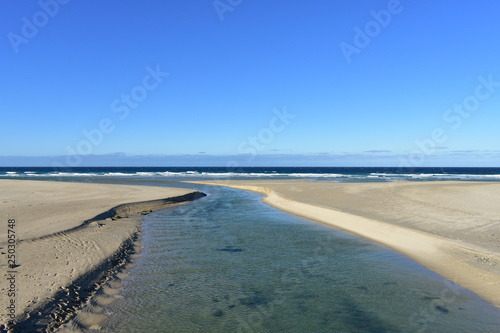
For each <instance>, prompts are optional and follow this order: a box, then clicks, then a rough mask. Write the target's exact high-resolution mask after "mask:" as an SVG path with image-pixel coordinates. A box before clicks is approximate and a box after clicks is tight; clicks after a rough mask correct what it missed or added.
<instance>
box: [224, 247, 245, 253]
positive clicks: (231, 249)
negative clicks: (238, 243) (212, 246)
mask: <svg viewBox="0 0 500 333" xmlns="http://www.w3.org/2000/svg"><path fill="white" fill-rule="evenodd" d="M219 251H225V252H243V249H240V248H237V247H234V246H226V247H225V248H223V249H219Z"/></svg>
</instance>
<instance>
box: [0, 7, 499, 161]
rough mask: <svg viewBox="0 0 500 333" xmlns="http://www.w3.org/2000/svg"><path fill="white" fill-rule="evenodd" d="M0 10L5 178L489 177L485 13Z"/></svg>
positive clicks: (491, 95)
mask: <svg viewBox="0 0 500 333" xmlns="http://www.w3.org/2000/svg"><path fill="white" fill-rule="evenodd" d="M0 6H1V7H2V8H1V10H0V35H1V36H2V39H1V42H0V53H1V54H2V60H3V61H2V66H1V67H0V75H1V80H0V85H1V86H0V88H1V91H2V98H1V99H0V112H1V117H2V131H1V132H0V164H1V165H3V166H9V165H49V166H50V165H53V163H59V164H62V165H66V166H85V165H125V164H126V165H130V164H133V165H166V166H168V165H207V166H210V165H218V166H225V165H226V164H227V163H230V162H231V161H237V163H239V164H241V165H271V166H272V165H290V166H293V165H301V166H302V165H311V166H316V165H321V166H337V165H339V166H399V165H409V166H498V165H499V162H500V146H499V142H500V140H499V134H498V133H499V131H498V124H499V123H500V67H499V63H498V59H500V44H499V43H498V42H497V40H498V36H499V34H500V21H499V20H498V10H499V9H500V4H498V2H495V1H493V0H486V1H482V2H481V3H480V4H479V3H477V2H476V3H474V2H457V1H451V0H447V1H439V2H438V3H436V2H430V1H417V0H413V1H409V0H405V1H395V0H391V1H352V0H337V1H326V0H324V1H323V0H317V1H311V2H303V1H284V0H281V1H278V0H277V1H269V0H267V1H263V0H254V1H248V0H242V1H240V0H220V1H212V0H209V1H201V0H197V1H187V0H169V1H165V0H162V1H161V0H150V1H142V2H140V1H118V0H115V1H97V0H89V1H82V0H40V1H38V2H37V1H15V0H8V1H3V2H2V4H1V5H0Z"/></svg>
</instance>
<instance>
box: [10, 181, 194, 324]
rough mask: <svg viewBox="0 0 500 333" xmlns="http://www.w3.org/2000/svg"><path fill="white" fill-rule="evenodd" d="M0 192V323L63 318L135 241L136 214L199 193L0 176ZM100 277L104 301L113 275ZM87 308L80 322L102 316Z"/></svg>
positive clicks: (113, 282) (114, 281) (113, 283)
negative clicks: (12, 244)
mask: <svg viewBox="0 0 500 333" xmlns="http://www.w3.org/2000/svg"><path fill="white" fill-rule="evenodd" d="M0 195H1V198H2V199H1V200H0V215H1V220H2V225H3V228H2V229H1V230H0V248H1V249H0V250H1V252H2V257H1V261H0V265H1V269H2V276H3V277H4V278H3V279H2V280H1V285H0V287H1V293H0V304H1V306H2V311H1V317H0V324H5V323H6V322H8V321H9V320H12V319H13V317H14V315H15V318H16V320H21V321H22V320H25V319H28V318H30V317H31V319H30V321H33V318H34V317H36V316H38V317H39V318H38V319H40V320H41V321H43V322H44V324H45V325H46V324H49V322H50V321H63V319H64V318H63V317H64V316H65V315H67V314H68V311H70V312H71V311H73V310H75V309H77V308H79V307H80V306H81V305H82V304H81V302H82V300H83V298H84V296H85V293H84V290H81V289H85V288H82V286H84V287H88V288H90V287H94V283H95V282H96V281H95V279H98V278H99V276H100V274H101V273H102V272H103V271H105V270H106V269H112V268H113V266H114V265H116V264H117V263H118V262H123V261H124V260H125V259H126V258H125V257H124V254H125V252H127V251H128V252H127V253H129V252H130V248H131V247H133V245H134V244H135V245H140V244H138V243H137V241H136V239H137V235H138V233H139V231H140V220H141V215H140V214H137V213H140V212H144V213H145V211H150V210H154V209H159V208H162V207H166V206H168V205H174V204H178V203H181V202H185V201H190V200H193V199H196V198H198V197H200V196H203V194H202V193H200V192H195V191H192V190H186V189H177V188H165V187H146V186H127V185H103V184H84V183H64V182H46V181H28V180H0ZM117 217H119V218H117ZM8 221H10V222H9V223H8ZM13 221H15V222H13ZM11 222H12V223H11ZM9 229H10V230H9ZM12 235H15V239H16V241H17V242H16V246H15V248H14V247H13V250H12V249H11V248H9V243H8V239H9V238H13V237H14V236H12ZM9 250H10V251H9ZM9 254H13V255H14V256H15V264H16V265H15V266H9V264H11V263H12V262H8V255H9ZM120 274H122V275H123V272H121V273H118V277H119V275H120ZM5 277H7V278H10V280H8V279H7V278H5ZM108 280H109V281H108V283H107V285H105V286H104V287H103V288H101V290H104V291H103V295H102V296H103V297H101V298H100V300H99V301H100V302H102V303H103V304H104V303H107V302H110V301H112V296H113V295H114V294H115V293H116V290H115V288H116V286H117V285H119V278H116V279H111V280H110V279H109V277H108ZM75 281H77V283H76V285H75ZM12 287H14V288H12ZM12 289H13V290H12ZM108 296H109V297H108ZM12 304H14V305H13V306H12ZM8 307H11V308H12V307H13V308H15V310H11V309H9V310H6V309H7V308H8ZM54 309H57V311H56V310H54ZM94 310H95V311H93V312H92V311H89V312H87V313H83V314H80V315H79V316H80V317H81V318H80V319H81V322H82V324H84V325H90V326H91V325H92V324H96V323H98V322H99V320H98V319H101V320H102V319H103V316H102V315H101V316H99V315H98V314H97V313H98V309H96V307H95V306H94ZM49 313H55V314H53V315H52V317H48V314H49ZM44 317H45V319H43V318H44ZM36 321H37V320H35V322H36ZM24 329H26V328H24Z"/></svg>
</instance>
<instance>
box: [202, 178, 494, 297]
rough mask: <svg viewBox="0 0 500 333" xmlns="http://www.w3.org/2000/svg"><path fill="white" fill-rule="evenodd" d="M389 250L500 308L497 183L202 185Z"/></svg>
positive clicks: (239, 183) (303, 182)
mask: <svg viewBox="0 0 500 333" xmlns="http://www.w3.org/2000/svg"><path fill="white" fill-rule="evenodd" d="M203 183H205V184H214V185H221V186H228V187H232V188H237V189H243V190H249V191H254V192H259V193H262V194H264V195H265V198H264V199H263V201H264V202H266V203H267V204H269V205H272V206H274V207H276V208H279V209H282V210H284V211H287V212H289V213H292V214H296V215H299V216H302V217H305V218H309V219H312V220H316V221H319V222H321V223H325V224H329V225H332V226H335V227H338V228H341V229H344V230H347V231H350V232H352V233H355V234H358V235H360V236H363V237H366V238H368V239H371V240H374V241H376V242H378V243H381V244H384V245H386V246H388V247H390V248H392V249H394V250H396V251H398V252H400V253H402V254H404V255H406V256H408V257H410V258H412V259H413V260H415V261H417V262H419V263H420V264H422V265H424V266H426V267H427V268H429V269H431V270H432V271H434V272H436V273H438V274H440V275H442V276H444V277H445V278H447V279H448V280H450V281H452V282H455V283H457V284H460V285H462V286H463V287H465V288H467V289H469V290H471V291H473V292H475V293H477V294H478V295H480V296H481V297H483V298H484V299H486V300H488V301H490V302H491V303H492V304H494V305H495V306H496V307H500V265H499V263H500V206H499V205H498V198H500V183H496V182H391V183H335V182H323V181H316V182H311V181H307V180H272V181H271V180H269V181H265V180H262V181H260V180H258V181H254V180H252V181H236V180H234V181H219V182H203Z"/></svg>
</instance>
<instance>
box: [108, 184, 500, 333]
mask: <svg viewBox="0 0 500 333" xmlns="http://www.w3.org/2000/svg"><path fill="white" fill-rule="evenodd" d="M189 187H196V189H198V190H200V191H202V192H205V193H208V194H209V196H208V197H206V198H202V199H199V200H197V201H196V202H192V203H187V204H185V205H182V206H178V207H172V208H167V209H163V210H160V211H157V212H153V213H152V214H150V215H148V216H146V217H145V219H144V221H143V232H144V233H143V237H142V239H143V242H144V245H145V248H144V251H143V252H142V256H141V257H139V258H136V259H135V260H134V264H135V267H133V268H131V269H129V270H128V274H129V275H130V277H129V278H127V279H125V280H123V285H122V286H121V287H120V289H121V290H122V296H123V298H120V299H118V300H117V301H116V302H113V303H111V304H110V305H108V306H107V307H106V308H105V313H106V314H107V315H109V316H110V317H109V319H108V320H107V321H106V322H105V323H104V324H103V327H102V330H101V331H103V332H145V331H149V332H471V331H478V332H481V331H482V332H494V330H495V329H496V328H498V327H499V326H500V319H496V318H498V317H499V316H498V314H499V312H498V310H497V309H496V308H494V307H493V306H492V305H490V304H489V303H487V302H486V301H484V300H482V299H481V298H479V297H478V296H477V295H475V294H473V293H471V292H470V291H468V290H466V289H464V288H461V287H459V286H457V285H455V284H453V283H451V282H449V281H447V280H445V279H443V278H442V277H440V276H439V275H437V274H435V273H433V272H430V271H429V270H427V269H426V268H424V267H423V266H421V265H419V264H417V263H415V262H413V261H412V260H410V259H408V258H406V257H404V256H402V255H400V254H398V253H396V252H394V251H392V250H389V249H387V248H385V247H383V246H380V245H378V244H375V243H373V242H371V241H367V240H365V239H362V238H360V237H358V236H355V235H351V234H349V233H346V232H343V231H341V230H337V229H334V228H331V227H327V226H324V225H321V224H318V223H315V222H312V221H309V220H305V219H302V218H298V217H296V216H293V215H290V214H287V213H284V212H281V211H279V210H277V209H275V208H272V207H269V206H267V205H265V204H263V203H262V202H261V201H260V199H261V196H260V195H258V194H254V193H248V192H244V191H239V190H234V189H228V188H220V187H211V186H202V185H199V186H198V185H193V184H190V185H189Z"/></svg>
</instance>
